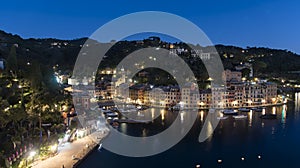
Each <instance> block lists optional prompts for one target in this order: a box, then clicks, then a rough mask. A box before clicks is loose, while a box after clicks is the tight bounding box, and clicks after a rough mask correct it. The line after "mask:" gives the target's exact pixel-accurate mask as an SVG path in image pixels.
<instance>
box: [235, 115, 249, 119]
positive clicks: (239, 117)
mask: <svg viewBox="0 0 300 168" xmlns="http://www.w3.org/2000/svg"><path fill="white" fill-rule="evenodd" d="M233 118H235V119H245V118H247V116H245V115H237V116H233Z"/></svg>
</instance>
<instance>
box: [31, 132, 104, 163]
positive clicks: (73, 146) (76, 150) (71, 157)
mask: <svg viewBox="0 0 300 168" xmlns="http://www.w3.org/2000/svg"><path fill="white" fill-rule="evenodd" d="M106 135H107V131H106V133H105V132H104V133H103V132H101V131H100V132H98V131H97V132H94V133H92V134H91V135H88V136H86V137H84V138H81V139H78V140H76V141H74V142H72V143H70V142H68V143H65V144H63V145H61V146H59V147H58V153H57V155H55V156H54V157H50V158H48V159H46V160H42V161H41V160H40V161H36V162H34V163H33V165H31V166H32V168H46V167H51V168H62V167H63V166H64V167H65V168H72V167H73V165H74V164H75V163H76V162H78V160H80V159H82V158H83V157H84V156H85V155H86V154H87V153H88V152H89V151H90V150H92V149H93V148H94V147H95V146H96V145H97V143H96V140H97V142H99V141H100V140H101V139H102V138H103V137H105V136H106Z"/></svg>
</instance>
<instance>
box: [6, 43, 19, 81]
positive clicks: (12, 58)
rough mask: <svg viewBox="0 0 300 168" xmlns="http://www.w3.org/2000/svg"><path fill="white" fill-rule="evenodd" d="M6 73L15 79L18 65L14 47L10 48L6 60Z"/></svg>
mask: <svg viewBox="0 0 300 168" xmlns="http://www.w3.org/2000/svg"><path fill="white" fill-rule="evenodd" d="M7 71H8V74H11V75H12V76H13V77H14V78H16V77H17V71H18V63H17V51H16V46H14V45H13V46H12V47H11V49H10V52H9V55H8V58H7Z"/></svg>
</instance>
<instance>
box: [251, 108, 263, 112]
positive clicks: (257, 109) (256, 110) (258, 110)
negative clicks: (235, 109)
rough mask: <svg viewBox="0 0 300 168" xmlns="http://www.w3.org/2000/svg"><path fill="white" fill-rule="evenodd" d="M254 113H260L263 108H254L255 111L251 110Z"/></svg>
mask: <svg viewBox="0 0 300 168" xmlns="http://www.w3.org/2000/svg"><path fill="white" fill-rule="evenodd" d="M253 111H255V112H262V111H263V108H256V109H255V110H253Z"/></svg>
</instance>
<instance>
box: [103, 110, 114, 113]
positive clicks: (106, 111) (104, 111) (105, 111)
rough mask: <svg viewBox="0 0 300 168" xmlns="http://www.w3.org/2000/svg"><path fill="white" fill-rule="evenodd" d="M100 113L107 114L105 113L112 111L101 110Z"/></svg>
mask: <svg viewBox="0 0 300 168" xmlns="http://www.w3.org/2000/svg"><path fill="white" fill-rule="evenodd" d="M102 113H103V114H107V113H112V111H110V110H102Z"/></svg>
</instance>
